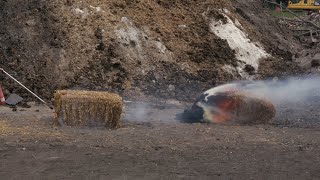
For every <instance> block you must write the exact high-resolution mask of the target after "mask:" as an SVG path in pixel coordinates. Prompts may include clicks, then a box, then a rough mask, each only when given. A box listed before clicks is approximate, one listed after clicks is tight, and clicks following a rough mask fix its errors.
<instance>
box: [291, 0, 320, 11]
mask: <svg viewBox="0 0 320 180" xmlns="http://www.w3.org/2000/svg"><path fill="white" fill-rule="evenodd" d="M288 8H289V9H310V10H320V0H290V1H289V3H288Z"/></svg>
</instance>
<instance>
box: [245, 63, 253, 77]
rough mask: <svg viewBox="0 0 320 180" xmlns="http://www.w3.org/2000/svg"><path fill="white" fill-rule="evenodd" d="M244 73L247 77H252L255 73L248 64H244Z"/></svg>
mask: <svg viewBox="0 0 320 180" xmlns="http://www.w3.org/2000/svg"><path fill="white" fill-rule="evenodd" d="M244 71H245V72H247V73H248V74H249V75H254V74H255V73H256V72H255V68H254V67H253V66H251V65H250V64H246V66H245V67H244Z"/></svg>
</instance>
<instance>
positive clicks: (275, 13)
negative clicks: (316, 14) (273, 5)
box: [271, 10, 307, 18]
mask: <svg viewBox="0 0 320 180" xmlns="http://www.w3.org/2000/svg"><path fill="white" fill-rule="evenodd" d="M294 13H295V14H296V15H297V16H304V15H306V14H307V11H294ZM271 15H272V16H274V17H286V18H295V16H294V15H293V14H291V13H290V12H288V11H285V10H284V11H282V12H280V11H271Z"/></svg>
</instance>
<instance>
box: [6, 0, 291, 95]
mask: <svg viewBox="0 0 320 180" xmlns="http://www.w3.org/2000/svg"><path fill="white" fill-rule="evenodd" d="M258 7H260V5H258ZM223 8H226V9H228V10H229V11H230V12H229V16H230V18H231V19H233V21H234V23H235V24H237V23H238V24H239V22H238V21H236V18H239V21H240V22H241V24H242V25H243V29H244V30H245V31H246V32H248V34H249V37H251V38H252V41H261V42H262V43H264V44H265V45H266V50H267V51H268V52H272V55H276V56H275V57H276V59H277V57H280V56H281V57H285V62H289V63H288V66H290V68H284V70H285V71H288V72H290V71H291V70H292V69H294V68H291V66H293V65H292V64H293V62H291V61H290V58H289V57H291V52H289V51H287V49H288V48H287V47H282V46H281V45H282V44H287V45H288V44H290V43H288V42H289V41H290V40H287V41H286V40H284V38H280V40H281V41H285V42H283V43H282V42H279V43H277V42H278V40H277V41H275V40H274V41H273V40H270V39H273V38H274V39H275V38H276V37H278V36H280V37H283V34H284V32H281V34H280V35H279V34H278V35H277V34H275V35H273V34H272V32H271V27H272V26H273V25H275V26H276V24H275V23H274V22H271V23H269V22H268V23H266V22H267V18H264V17H263V14H264V13H263V11H261V12H260V10H261V9H256V7H255V6H254V7H253V6H252V5H250V3H248V2H244V1H243V2H242V1H240V0H238V1H237V2H232V3H230V2H229V1H224V0H217V1H210V0H201V1H195V0H193V1H186V0H175V1H167V0H157V1H145V0H134V1H127V0H117V1H116V0H110V1H108V2H101V1H98V0H84V1H74V0H63V1H58V0H53V1H39V0H28V1H23V2H22V1H21V0H11V1H1V2H0V13H1V16H0V63H1V64H2V66H4V67H3V68H4V69H5V70H7V71H8V72H10V73H12V74H13V75H14V76H15V77H17V78H18V79H19V80H21V81H22V82H23V83H24V84H26V85H27V86H28V87H30V88H31V89H32V90H33V91H35V92H36V93H38V94H40V95H41V96H43V97H45V98H47V99H49V98H51V97H52V94H53V92H54V90H57V89H87V90H99V91H100V90H103V91H111V92H117V93H120V94H122V95H124V96H127V97H133V96H136V97H142V96H144V95H153V96H156V97H162V98H175V99H178V100H193V99H194V98H195V97H196V96H197V94H198V93H197V92H201V91H203V90H205V89H209V88H211V87H212V86H215V85H218V84H221V83H223V82H226V81H229V80H234V79H239V78H241V77H240V75H239V73H237V72H235V69H236V66H237V65H238V64H239V63H241V62H240V61H239V60H238V59H237V52H236V50H235V49H234V48H231V47H230V44H229V42H228V41H227V40H225V39H223V38H220V37H218V36H217V35H216V34H215V33H213V32H212V21H213V19H214V20H215V21H216V22H218V21H219V22H221V23H226V22H227V19H226V17H225V15H223V13H222V12H223V11H222V9H223ZM260 8H262V7H260ZM252 12H259V13H260V14H259V16H255V15H252ZM265 23H266V24H267V26H266V27H268V29H269V30H270V31H265V26H264V25H265ZM262 29H263V30H264V31H262ZM276 30H279V31H281V29H280V28H276ZM275 43H276V44H275ZM278 59H279V58H278ZM278 59H277V61H281V59H279V60H278ZM280 66H282V64H281V65H280ZM269 68H270V66H268V65H265V66H262V68H260V69H261V71H260V72H261V73H260V74H261V77H265V74H268V73H269ZM230 69H231V70H230ZM232 69H234V70H232ZM246 69H249V70H250V74H255V73H254V72H253V71H254V69H253V68H252V67H250V66H246ZM266 70H267V71H268V73H264V71H266ZM270 71H272V72H270V73H269V74H270V76H272V75H274V74H275V73H274V71H273V70H270ZM258 73H259V72H258ZM258 77H259V76H258ZM3 83H4V86H5V87H6V89H7V90H8V91H7V92H15V93H19V94H21V95H23V94H24V93H25V91H24V90H22V89H19V87H17V86H16V85H15V84H12V81H10V80H9V79H7V78H6V77H5V78H4V82H3Z"/></svg>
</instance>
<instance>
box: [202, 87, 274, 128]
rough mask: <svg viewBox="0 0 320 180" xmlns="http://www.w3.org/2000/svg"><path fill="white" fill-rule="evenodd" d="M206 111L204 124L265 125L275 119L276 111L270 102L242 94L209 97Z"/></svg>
mask: <svg viewBox="0 0 320 180" xmlns="http://www.w3.org/2000/svg"><path fill="white" fill-rule="evenodd" d="M200 105H201V107H202V108H203V110H204V114H203V118H204V119H203V120H204V122H213V123H236V124H264V123H268V122H269V121H270V120H271V119H272V118H274V117H275V114H276V109H275V107H274V106H273V104H272V103H271V102H269V101H268V100H265V99H262V98H259V97H254V96H250V95H248V94H245V93H241V92H226V93H219V94H217V95H214V96H210V97H208V101H207V102H206V104H205V105H203V104H202V103H200Z"/></svg>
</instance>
